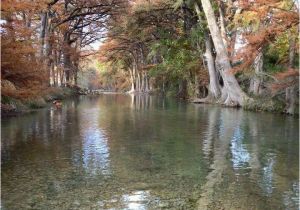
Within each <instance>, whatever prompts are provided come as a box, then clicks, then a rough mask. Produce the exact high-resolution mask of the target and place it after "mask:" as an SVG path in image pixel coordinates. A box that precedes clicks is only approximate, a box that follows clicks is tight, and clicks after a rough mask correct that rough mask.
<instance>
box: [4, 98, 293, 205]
mask: <svg viewBox="0 0 300 210" xmlns="http://www.w3.org/2000/svg"><path fill="white" fill-rule="evenodd" d="M298 126H299V125H298V119H295V118H292V117H288V116H283V115H275V114H269V113H253V112H246V111H243V110H238V109H231V108H220V107H218V106H212V105H194V104H187V103H184V102H178V101H175V100H172V99H166V98H159V97H147V96H135V97H133V96H129V95H101V96H99V97H81V98H77V99H74V100H69V101H66V102H64V104H63V108H62V109H61V110H57V109H55V108H54V107H48V108H45V109H43V110H40V111H37V112H36V113H33V114H28V115H25V116H21V117H14V118H9V119H2V129H1V131H2V140H1V146H2V147H1V152H2V153H1V159H2V164H1V165H2V171H1V178H2V180H1V188H2V189H1V190H2V198H1V207H2V209H18V210H19V209H161V208H165V209H196V208H198V209H298V206H299V202H298V196H299V190H298V189H299V182H298V178H299V166H298V165H299V161H298V158H299V153H298V148H299V143H298V136H299V133H298Z"/></svg>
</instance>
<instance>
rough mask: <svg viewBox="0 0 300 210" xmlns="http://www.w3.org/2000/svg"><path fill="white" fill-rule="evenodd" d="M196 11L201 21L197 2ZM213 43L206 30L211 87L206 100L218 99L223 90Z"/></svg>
mask: <svg viewBox="0 0 300 210" xmlns="http://www.w3.org/2000/svg"><path fill="white" fill-rule="evenodd" d="M194 7H195V10H196V13H197V15H198V18H199V20H200V21H201V12H200V8H199V5H198V4H197V3H195V4H194ZM212 47H213V46H212V43H211V39H210V37H209V35H208V33H206V32H205V54H204V57H205V58H206V66H207V69H208V73H209V88H208V97H207V98H206V99H204V101H203V102H205V101H211V100H214V99H218V98H219V96H220V94H221V92H220V84H219V79H218V74H217V72H216V69H215V61H214V57H213V53H212Z"/></svg>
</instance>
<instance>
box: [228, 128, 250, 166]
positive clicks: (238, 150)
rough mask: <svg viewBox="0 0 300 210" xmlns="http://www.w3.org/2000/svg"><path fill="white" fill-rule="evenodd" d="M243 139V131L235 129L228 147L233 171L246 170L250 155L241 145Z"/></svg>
mask: <svg viewBox="0 0 300 210" xmlns="http://www.w3.org/2000/svg"><path fill="white" fill-rule="evenodd" d="M243 139H244V132H243V130H242V129H241V128H240V127H237V128H235V130H234V133H233V137H232V140H231V147H230V149H231V155H232V159H231V161H232V165H233V168H234V169H238V168H246V167H247V166H248V164H249V160H250V154H249V152H248V151H247V149H246V148H245V145H244V144H243Z"/></svg>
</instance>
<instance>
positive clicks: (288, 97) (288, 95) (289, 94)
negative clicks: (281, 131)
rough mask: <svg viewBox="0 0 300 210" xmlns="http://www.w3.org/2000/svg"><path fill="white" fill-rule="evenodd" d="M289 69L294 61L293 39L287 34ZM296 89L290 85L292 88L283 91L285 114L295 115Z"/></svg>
mask: <svg viewBox="0 0 300 210" xmlns="http://www.w3.org/2000/svg"><path fill="white" fill-rule="evenodd" d="M289 35H290V36H289V68H293V67H294V59H295V47H296V46H295V37H293V36H292V35H291V34H289ZM296 92H297V91H296V87H295V85H293V84H292V86H290V87H287V88H286V89H285V101H286V107H285V110H284V112H285V113H287V114H295V108H296V98H297V95H296Z"/></svg>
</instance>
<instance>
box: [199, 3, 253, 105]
mask: <svg viewBox="0 0 300 210" xmlns="http://www.w3.org/2000/svg"><path fill="white" fill-rule="evenodd" d="M201 3H202V7H203V10H204V13H205V16H206V19H207V23H208V28H209V31H210V34H211V36H212V40H213V43H214V46H215V50H216V52H217V57H216V69H217V70H218V71H219V72H220V74H221V76H222V78H223V82H224V87H223V89H222V102H223V103H224V104H225V105H229V106H237V105H239V106H243V105H244V103H245V100H246V99H248V96H247V95H246V94H245V93H244V91H243V90H242V89H241V87H240V85H239V84H238V82H237V80H236V78H235V77H234V75H233V73H232V72H230V71H231V69H232V67H231V64H230V60H229V57H228V54H227V50H226V48H225V45H224V43H223V40H222V36H221V33H220V29H219V28H218V25H217V21H216V17H215V14H214V11H213V8H212V5H211V3H210V1H209V0H201Z"/></svg>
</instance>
